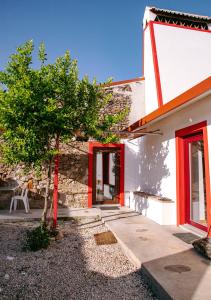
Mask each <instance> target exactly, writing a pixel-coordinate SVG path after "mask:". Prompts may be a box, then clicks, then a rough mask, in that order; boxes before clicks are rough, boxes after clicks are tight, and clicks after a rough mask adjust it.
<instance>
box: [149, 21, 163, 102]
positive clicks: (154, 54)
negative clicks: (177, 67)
mask: <svg viewBox="0 0 211 300" xmlns="http://www.w3.org/2000/svg"><path fill="white" fill-rule="evenodd" d="M149 32H150V39H151V45H152V57H153V64H154V72H155V82H156V89H157V98H158V108H159V107H161V106H163V96H162V90H161V82H160V71H159V65H158V57H157V49H156V42H155V33H154V27H153V22H149Z"/></svg>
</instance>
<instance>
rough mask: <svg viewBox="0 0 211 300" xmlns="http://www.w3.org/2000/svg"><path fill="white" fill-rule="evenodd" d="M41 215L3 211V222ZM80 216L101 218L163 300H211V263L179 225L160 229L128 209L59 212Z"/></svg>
mask: <svg viewBox="0 0 211 300" xmlns="http://www.w3.org/2000/svg"><path fill="white" fill-rule="evenodd" d="M41 213H42V210H32V211H31V213H30V214H26V213H25V212H24V211H19V210H17V211H16V212H15V213H14V212H13V213H12V214H10V213H9V212H8V211H3V210H0V222H5V221H7V222H8V221H24V220H38V219H40V216H41ZM76 217H77V218H91V219H92V220H93V219H94V220H95V221H99V220H100V219H101V220H102V221H103V222H104V223H105V225H106V226H107V227H108V228H109V229H110V230H111V231H112V232H113V233H114V234H115V236H116V238H117V239H118V241H119V244H120V245H121V246H122V249H123V251H124V252H125V254H126V255H127V257H128V258H129V259H130V260H131V261H132V262H133V263H134V264H135V265H136V266H137V267H138V268H140V270H141V272H142V274H143V275H144V277H145V279H146V280H147V282H148V284H149V285H150V286H151V288H152V290H153V291H154V293H155V294H156V295H157V297H158V298H159V299H162V300H165V299H174V300H190V299H191V300H193V299H194V300H210V299H211V263H210V261H209V260H207V259H205V258H203V257H202V256H200V255H198V254H197V253H196V252H195V251H194V249H193V247H192V245H191V244H190V243H189V244H188V243H187V242H190V241H191V240H193V239H194V238H196V236H193V235H191V234H190V233H189V232H187V231H184V230H183V229H181V228H178V227H176V226H160V225H158V224H157V223H155V222H153V221H151V220H149V219H147V218H146V217H144V216H141V215H139V214H138V213H136V212H134V211H132V210H130V209H128V208H126V207H122V208H120V207H108V206H107V207H101V208H100V207H96V208H92V209H84V208H80V209H77V208H71V209H70V208H69V209H59V218H76ZM184 240H185V241H186V242H185V241H184Z"/></svg>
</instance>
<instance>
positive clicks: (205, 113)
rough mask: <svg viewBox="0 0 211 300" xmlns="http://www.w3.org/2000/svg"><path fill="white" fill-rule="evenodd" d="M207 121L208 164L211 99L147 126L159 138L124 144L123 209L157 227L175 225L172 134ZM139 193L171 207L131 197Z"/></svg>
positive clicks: (210, 158)
mask: <svg viewBox="0 0 211 300" xmlns="http://www.w3.org/2000/svg"><path fill="white" fill-rule="evenodd" d="M202 121H207V124H208V126H207V130H208V143H209V145H208V146H209V161H211V152H210V149H211V96H207V97H205V98H202V99H200V100H198V101H197V102H195V103H192V104H190V105H188V106H186V107H185V108H183V109H181V110H179V111H177V112H175V113H172V114H171V115H169V116H168V117H165V118H163V119H162V120H160V121H158V122H154V123H153V124H152V125H151V126H148V127H147V129H148V130H155V129H160V131H161V132H162V135H146V136H143V137H141V138H138V139H135V140H131V141H126V142H125V205H126V206H128V207H131V208H133V209H134V208H135V209H137V210H138V211H140V212H141V213H143V214H145V215H146V216H148V217H150V218H151V219H153V220H154V221H156V222H158V223H160V224H176V201H177V197H176V144H175V142H176V140H175V132H176V131H177V130H179V129H182V128H185V127H188V126H190V125H193V124H197V123H200V122H202ZM135 191H141V192H145V193H149V194H152V195H157V196H161V197H165V198H168V199H171V200H172V203H171V204H169V202H167V203H166V204H165V202H159V201H155V200H153V199H151V200H150V199H149V200H148V201H147V203H144V201H143V199H141V197H137V196H135V195H134V192H135Z"/></svg>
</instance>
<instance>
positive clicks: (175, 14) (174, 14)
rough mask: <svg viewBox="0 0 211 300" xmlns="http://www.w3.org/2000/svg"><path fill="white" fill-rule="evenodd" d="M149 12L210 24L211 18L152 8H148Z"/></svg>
mask: <svg viewBox="0 0 211 300" xmlns="http://www.w3.org/2000/svg"><path fill="white" fill-rule="evenodd" d="M149 10H150V11H151V12H153V13H155V14H159V15H164V16H169V17H177V18H182V19H184V17H185V19H188V20H193V21H194V20H195V21H205V22H211V17H209V16H201V15H196V14H192V13H186V12H180V11H176V10H168V9H161V8H157V7H154V6H153V7H149Z"/></svg>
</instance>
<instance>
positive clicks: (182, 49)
mask: <svg viewBox="0 0 211 300" xmlns="http://www.w3.org/2000/svg"><path fill="white" fill-rule="evenodd" d="M154 32H155V42H156V50H157V58H158V66H159V73H160V82H161V90H162V96H163V103H164V104H165V103H167V102H168V101H170V100H172V99H174V98H175V97H177V96H178V95H180V94H182V93H184V92H185V91H186V90H188V89H190V88H192V87H193V86H194V85H196V84H197V83H199V82H201V81H202V80H204V79H206V78H207V77H209V76H210V73H211V72H210V70H211V59H210V49H211V32H209V31H207V32H206V31H199V30H192V29H189V28H182V27H178V26H177V27H174V26H168V25H165V24H164V25H162V24H156V23H155V24H154Z"/></svg>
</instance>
